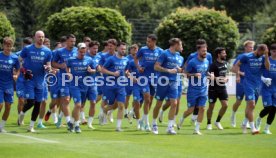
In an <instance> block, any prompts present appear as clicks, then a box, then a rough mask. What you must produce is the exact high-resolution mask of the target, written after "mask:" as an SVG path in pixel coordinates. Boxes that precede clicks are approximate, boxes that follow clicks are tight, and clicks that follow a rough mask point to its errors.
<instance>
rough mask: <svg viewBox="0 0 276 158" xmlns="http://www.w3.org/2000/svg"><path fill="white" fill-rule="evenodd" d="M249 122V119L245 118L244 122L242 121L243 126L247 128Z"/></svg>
mask: <svg viewBox="0 0 276 158" xmlns="http://www.w3.org/2000/svg"><path fill="white" fill-rule="evenodd" d="M247 122H248V119H247V118H244V119H243V121H242V125H243V126H246V125H247Z"/></svg>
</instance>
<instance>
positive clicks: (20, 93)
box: [16, 80, 25, 98]
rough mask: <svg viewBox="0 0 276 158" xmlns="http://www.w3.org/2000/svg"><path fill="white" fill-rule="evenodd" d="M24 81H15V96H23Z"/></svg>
mask: <svg viewBox="0 0 276 158" xmlns="http://www.w3.org/2000/svg"><path fill="white" fill-rule="evenodd" d="M24 88H25V87H24V81H18V80H17V82H16V95H17V98H24V94H25V90H24Z"/></svg>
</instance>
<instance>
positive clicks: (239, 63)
mask: <svg viewBox="0 0 276 158" xmlns="http://www.w3.org/2000/svg"><path fill="white" fill-rule="evenodd" d="M241 64H242V63H241V61H240V60H239V61H238V62H237V63H236V64H235V65H234V66H233V70H234V72H236V82H237V83H240V81H241V75H240V73H239V72H240V67H241Z"/></svg>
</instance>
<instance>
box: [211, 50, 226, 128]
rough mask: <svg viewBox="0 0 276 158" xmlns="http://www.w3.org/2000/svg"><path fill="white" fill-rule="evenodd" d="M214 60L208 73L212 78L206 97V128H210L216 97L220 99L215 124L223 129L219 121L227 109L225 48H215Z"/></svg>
mask: <svg viewBox="0 0 276 158" xmlns="http://www.w3.org/2000/svg"><path fill="white" fill-rule="evenodd" d="M215 55H216V61H215V62H214V63H212V64H211V65H210V67H209V73H213V74H214V78H213V79H214V80H211V81H210V83H209V89H208V98H209V108H208V110H207V129H208V130H212V124H211V118H212V114H213V110H214V107H215V104H216V101H217V99H219V100H220V103H221V108H220V110H219V114H218V117H217V120H216V122H215V125H216V127H217V128H218V129H220V130H223V127H222V125H221V123H220V120H221V118H222V117H223V115H224V113H225V112H226V110H227V106H228V93H227V90H226V85H225V84H226V83H227V82H228V78H227V76H226V75H227V62H226V56H227V54H226V51H225V48H222V47H218V48H216V49H215Z"/></svg>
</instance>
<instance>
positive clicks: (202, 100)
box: [177, 44, 214, 135]
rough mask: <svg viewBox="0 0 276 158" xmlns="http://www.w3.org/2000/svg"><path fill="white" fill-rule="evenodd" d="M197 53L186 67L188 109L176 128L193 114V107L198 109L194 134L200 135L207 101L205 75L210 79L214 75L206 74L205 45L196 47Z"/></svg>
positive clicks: (207, 63)
mask: <svg viewBox="0 0 276 158" xmlns="http://www.w3.org/2000/svg"><path fill="white" fill-rule="evenodd" d="M197 53H198V55H197V57H196V58H193V59H192V60H190V61H189V62H188V64H187V67H186V72H187V76H188V78H189V86H188V91H187V102H188V109H187V110H186V111H185V112H184V114H183V116H182V118H181V119H180V122H179V124H178V125H177V126H178V129H180V127H181V126H182V124H183V122H184V119H185V118H187V117H188V116H189V115H190V114H192V113H193V111H194V109H195V107H198V110H199V111H198V117H197V121H196V123H195V130H194V134H197V135H201V132H200V131H199V128H200V124H201V122H202V120H203V115H204V110H205V106H206V101H207V75H209V76H210V78H211V79H212V78H213V77H214V75H213V74H209V73H208V67H209V61H208V60H207V59H206V56H207V45H206V44H204V45H199V46H197Z"/></svg>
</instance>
